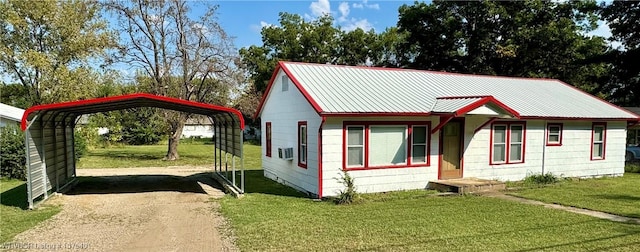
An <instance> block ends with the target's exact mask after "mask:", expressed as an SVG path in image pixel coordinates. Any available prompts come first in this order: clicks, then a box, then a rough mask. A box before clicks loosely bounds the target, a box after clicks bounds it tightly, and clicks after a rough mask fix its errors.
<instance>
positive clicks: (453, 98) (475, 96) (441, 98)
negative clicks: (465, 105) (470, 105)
mask: <svg viewBox="0 0 640 252" xmlns="http://www.w3.org/2000/svg"><path fill="white" fill-rule="evenodd" d="M486 97H490V95H473V96H444V97H437V98H436V99H440V100H455V99H478V98H486Z"/></svg>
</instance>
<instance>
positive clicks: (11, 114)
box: [0, 103, 24, 127]
mask: <svg viewBox="0 0 640 252" xmlns="http://www.w3.org/2000/svg"><path fill="white" fill-rule="evenodd" d="M23 114H24V109H21V108H16V107H14V106H10V105H7V104H4V103H0V127H5V126H7V125H10V124H13V125H16V126H20V122H21V121H22V115H23Z"/></svg>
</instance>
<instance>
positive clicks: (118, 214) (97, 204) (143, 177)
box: [14, 167, 237, 251]
mask: <svg viewBox="0 0 640 252" xmlns="http://www.w3.org/2000/svg"><path fill="white" fill-rule="evenodd" d="M208 171H209V170H207V169H206V168H197V167H187V168H184V167H181V168H127V169H122V168H119V169H79V170H78V176H81V177H83V178H81V180H80V182H79V183H78V185H76V186H75V187H74V188H73V189H72V190H71V191H69V192H68V193H66V194H63V195H58V196H55V197H54V198H52V199H50V200H49V201H47V203H46V204H60V205H62V206H63V210H62V211H61V212H60V213H59V214H57V215H56V216H54V217H53V218H51V219H49V220H48V221H45V222H43V223H42V224H40V225H38V226H36V227H35V228H33V229H31V230H28V231H26V232H24V233H21V234H19V235H18V236H16V237H15V239H14V241H15V242H19V243H23V244H30V246H31V247H32V248H35V246H38V247H37V249H34V251H35V250H37V251H43V250H42V249H41V248H43V246H46V247H48V248H51V249H52V250H54V249H57V250H76V251H235V250H237V249H236V248H235V247H234V246H233V241H232V240H231V238H229V237H230V235H227V234H225V235H223V234H221V233H225V232H228V231H227V230H228V229H225V227H226V226H227V225H226V224H225V222H224V219H223V218H222V217H221V216H220V215H219V213H218V209H217V208H218V207H219V205H218V204H217V203H216V202H212V201H211V198H219V197H222V196H223V195H224V193H223V192H222V191H221V190H220V189H219V186H218V185H217V184H216V183H215V182H213V180H212V179H211V178H210V176H211V175H210V174H207V173H206V172H208ZM85 176H86V177H85ZM45 207H46V206H45Z"/></svg>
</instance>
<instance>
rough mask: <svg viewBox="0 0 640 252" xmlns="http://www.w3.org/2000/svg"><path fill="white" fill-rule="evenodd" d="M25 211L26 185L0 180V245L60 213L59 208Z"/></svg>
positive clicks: (19, 182)
mask: <svg viewBox="0 0 640 252" xmlns="http://www.w3.org/2000/svg"><path fill="white" fill-rule="evenodd" d="M26 209H27V185H26V183H25V182H24V181H20V180H6V179H2V180H0V243H3V242H7V241H9V240H11V239H12V238H13V237H14V236H16V235H17V234H19V233H21V232H23V231H25V230H28V229H30V228H32V227H34V226H35V225H37V224H38V223H40V222H42V221H44V220H46V219H49V218H51V216H53V215H55V214H57V213H58V212H60V210H61V209H60V207H59V206H52V205H42V206H40V207H39V208H38V209H36V210H26Z"/></svg>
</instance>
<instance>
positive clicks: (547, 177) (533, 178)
mask: <svg viewBox="0 0 640 252" xmlns="http://www.w3.org/2000/svg"><path fill="white" fill-rule="evenodd" d="M558 181H560V179H559V178H558V177H557V176H556V175H553V174H552V173H550V172H548V173H546V174H532V175H529V176H527V177H526V178H524V182H525V183H526V184H538V185H543V184H553V183H557V182H558Z"/></svg>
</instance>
